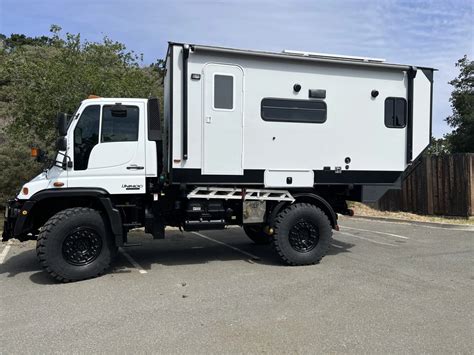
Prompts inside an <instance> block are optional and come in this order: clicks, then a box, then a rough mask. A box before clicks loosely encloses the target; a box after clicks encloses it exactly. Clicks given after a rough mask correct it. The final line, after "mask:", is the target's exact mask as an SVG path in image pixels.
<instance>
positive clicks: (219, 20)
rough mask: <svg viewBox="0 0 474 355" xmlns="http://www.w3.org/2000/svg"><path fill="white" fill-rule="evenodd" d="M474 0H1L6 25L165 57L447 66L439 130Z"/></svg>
mask: <svg viewBox="0 0 474 355" xmlns="http://www.w3.org/2000/svg"><path fill="white" fill-rule="evenodd" d="M473 4H474V0H437V1H434V0H433V1H432V0H400V1H395V0H293V1H292V0H284V1H281V0H280V1H278V0H196V1H192V0H167V1H163V0H76V1H73V0H61V1H59V0H30V1H25V0H0V33H3V34H6V35H10V34H11V33H23V34H26V35H29V36H38V35H43V34H48V32H49V28H50V25H51V24H57V25H60V26H61V27H62V28H63V31H64V32H70V33H80V34H81V36H82V38H84V39H88V40H90V41H99V40H101V39H102V37H103V36H104V35H107V36H108V37H110V38H111V39H113V40H116V41H119V42H122V43H125V44H126V46H127V48H128V49H130V50H134V51H135V52H137V53H143V55H144V61H145V63H151V62H153V61H155V60H156V59H158V58H163V57H164V55H165V52H166V48H167V42H168V41H176V42H186V43H197V44H208V45H218V46H226V47H236V48H244V49H257V50H268V51H276V52H280V51H282V50H283V49H293V50H303V51H310V52H322V53H337V54H343V55H355V56H368V57H376V58H385V59H386V60H387V61H388V62H391V63H401V64H411V65H419V66H427V67H434V68H437V69H438V70H439V71H438V72H436V73H435V86H434V102H433V135H435V136H436V137H441V136H442V135H443V134H445V133H447V132H450V131H451V128H450V127H448V126H447V124H446V122H445V121H444V119H445V118H446V117H447V116H449V115H450V113H451V107H450V103H449V97H450V93H451V86H450V85H449V84H448V81H450V80H451V79H453V78H454V77H456V76H457V74H458V70H457V69H456V68H455V65H454V64H455V63H456V61H457V60H458V59H459V58H461V57H462V56H463V55H465V54H467V55H468V57H469V58H470V59H471V60H472V59H473V58H474V49H473V47H474V43H473V32H474V17H473Z"/></svg>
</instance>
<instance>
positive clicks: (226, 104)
mask: <svg viewBox="0 0 474 355" xmlns="http://www.w3.org/2000/svg"><path fill="white" fill-rule="evenodd" d="M214 108H215V109H220V110H233V109H234V77H233V76H231V75H220V74H216V75H214Z"/></svg>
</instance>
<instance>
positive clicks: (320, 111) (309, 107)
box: [261, 98, 327, 123]
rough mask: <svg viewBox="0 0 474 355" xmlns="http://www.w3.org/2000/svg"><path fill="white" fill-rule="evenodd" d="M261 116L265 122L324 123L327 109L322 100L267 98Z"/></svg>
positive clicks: (262, 106)
mask: <svg viewBox="0 0 474 355" xmlns="http://www.w3.org/2000/svg"><path fill="white" fill-rule="evenodd" d="M261 116H262V118H263V119H264V120H265V121H282V122H304V123H323V122H326V116H327V107H326V103H325V102H324V101H322V100H291V99H274V98H265V99H263V100H262V103H261Z"/></svg>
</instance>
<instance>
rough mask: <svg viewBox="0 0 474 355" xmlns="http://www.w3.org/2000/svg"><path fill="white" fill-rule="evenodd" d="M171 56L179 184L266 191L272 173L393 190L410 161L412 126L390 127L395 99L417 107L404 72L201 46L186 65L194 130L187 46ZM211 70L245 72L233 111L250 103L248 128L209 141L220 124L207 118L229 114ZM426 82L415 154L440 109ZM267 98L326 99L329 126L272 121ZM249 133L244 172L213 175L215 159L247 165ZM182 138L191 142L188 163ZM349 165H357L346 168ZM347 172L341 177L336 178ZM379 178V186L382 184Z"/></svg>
mask: <svg viewBox="0 0 474 355" xmlns="http://www.w3.org/2000/svg"><path fill="white" fill-rule="evenodd" d="M170 52H172V53H173V60H172V63H171V68H172V70H173V79H174V80H173V84H172V85H173V88H172V89H171V90H172V92H173V94H174V96H173V97H174V99H173V114H172V117H173V119H172V122H173V123H172V124H173V128H172V131H173V134H172V142H171V144H172V149H171V150H172V157H170V161H171V162H172V163H171V166H172V171H171V176H172V177H174V178H173V181H176V182H199V181H202V182H206V183H211V182H215V183H225V182H230V183H239V182H241V183H258V184H263V183H264V172H265V171H266V170H280V171H281V170H288V171H291V170H313V171H314V172H315V174H314V176H315V178H314V179H315V180H314V183H315V184H318V183H324V184H331V183H338V184H341V183H342V184H344V183H361V184H362V183H382V184H386V183H393V182H394V181H395V180H396V179H397V177H398V176H399V175H400V174H401V172H403V171H404V170H405V168H406V166H407V164H408V163H409V161H407V154H406V151H407V125H406V124H405V125H404V126H403V127H396V128H390V127H387V125H386V122H385V118H384V112H385V104H386V103H385V100H386V98H400V99H403V100H408V93H407V85H408V84H407V81H408V78H407V74H406V72H405V71H404V70H403V68H400V67H377V66H360V65H352V64H351V63H314V62H305V61H298V60H294V59H293V58H266V57H263V56H262V57H259V56H248V55H245V54H235V53H227V52H212V51H200V50H199V49H198V50H196V51H195V52H193V51H192V49H191V50H190V54H189V57H188V59H187V63H186V64H185V65H186V66H187V71H188V75H187V112H188V116H187V132H186V133H185V132H183V116H182V115H183V101H182V96H183V95H182V89H183V76H182V75H183V60H182V53H183V47H182V46H181V45H171V46H170ZM169 59H171V58H169ZM210 66H214V67H216V68H219V70H220V72H221V74H224V75H225V74H226V70H225V68H228V69H229V70H228V72H227V74H228V75H232V71H235V70H236V68H238V70H241V71H242V73H243V82H242V84H241V86H240V83H235V82H234V87H233V89H234V92H233V93H232V94H233V99H234V100H236V101H235V102H234V104H236V105H242V106H241V107H242V117H241V120H242V123H241V124H242V128H243V129H242V130H241V131H240V130H239V132H237V130H232V131H229V130H228V131H227V132H226V131H225V130H223V131H222V132H221V133H219V131H217V130H216V132H214V133H215V136H213V137H210V136H207V138H206V136H205V132H206V129H207V128H208V127H209V124H210V125H212V123H209V122H208V121H209V120H212V119H213V117H212V116H213V115H215V114H219V113H220V112H218V110H215V108H214V107H213V104H212V100H210V99H209V98H210V97H211V96H212V91H213V90H214V86H215V85H213V83H214V80H212V78H209V76H214V75H215V74H219V73H218V72H212V71H209V70H208V68H209V67H210ZM219 70H218V71H219ZM420 74H422V73H421V71H420ZM168 75H169V73H168ZM422 75H423V74H422ZM193 78H194V79H193ZM236 84H237V86H238V87H236ZM425 84H426V83H425V82H422V81H421V80H420V84H418V82H416V85H415V92H414V96H415V100H414V102H415V103H416V104H415V105H414V113H415V115H418V116H415V119H414V122H415V123H414V127H413V130H414V132H413V137H414V139H413V142H414V157H416V156H417V155H418V154H419V153H420V152H421V150H422V149H424V147H426V145H427V144H428V143H429V137H428V139H426V136H429V134H430V133H429V130H428V129H427V127H426V125H428V126H429V125H430V118H429V117H426V115H424V112H422V110H426V105H430V104H431V101H430V96H429V95H426V90H430V87H431V84H430V83H429V82H428V84H429V85H425ZM295 85H300V86H301V90H300V91H299V92H296V91H295V90H294V87H295ZM240 87H241V90H240ZM236 88H237V90H236ZM309 90H324V91H325V98H319V99H312V98H309ZM374 90H375V91H377V92H378V96H376V97H373V96H372V92H373V91H374ZM418 95H419V96H420V101H418ZM206 97H207V99H206ZM265 98H277V99H288V100H303V101H323V102H324V103H325V105H326V107H327V110H326V115H327V117H326V120H325V121H324V122H321V123H307V122H284V121H270V120H264V119H263V118H262V100H263V99H265ZM165 106H166V102H165ZM428 107H429V106H428ZM233 109H234V110H235V109H240V107H233ZM418 117H419V118H418ZM240 132H241V134H242V142H243V145H242V147H241V154H242V159H241V166H235V167H234V168H235V169H234V170H232V169H230V170H227V171H226V170H223V171H217V172H215V171H211V170H207V171H206V169H205V164H206V163H205V162H206V158H207V160H209V159H213V160H214V161H215V162H214V163H215V164H218V163H217V162H216V161H220V162H221V164H223V165H225V162H227V161H228V160H230V159H231V160H233V161H234V162H236V161H238V158H236V157H235V156H234V155H233V154H238V152H236V151H235V149H234V150H232V149H231V148H232V147H231V146H230V144H229V140H231V139H234V138H235V137H234V136H235V135H238V134H240ZM183 139H186V140H187V156H186V158H184V154H183ZM208 139H211V140H213V142H214V144H213V145H212V146H213V147H214V151H213V152H212V154H210V156H208V157H206V149H205V147H206V144H207V142H208ZM219 142H220V144H219ZM231 154H232V156H231ZM347 158H349V160H350V163H346V161H348V160H347ZM239 169H241V170H240V171H241V173H239ZM339 169H341V170H342V171H341V174H336V170H339ZM213 176H214V178H213ZM222 176H224V178H222ZM230 176H232V177H233V178H230ZM377 176H378V177H379V181H376V180H377ZM197 180H199V181H197Z"/></svg>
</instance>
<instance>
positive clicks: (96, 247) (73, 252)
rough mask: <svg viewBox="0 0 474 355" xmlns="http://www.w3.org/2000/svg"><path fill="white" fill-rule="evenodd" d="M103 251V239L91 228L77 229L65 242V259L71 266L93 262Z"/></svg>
mask: <svg viewBox="0 0 474 355" xmlns="http://www.w3.org/2000/svg"><path fill="white" fill-rule="evenodd" d="M101 250H102V238H101V237H100V235H99V234H98V233H97V232H96V231H95V230H93V229H91V228H77V229H75V230H74V231H72V232H71V233H69V234H68V235H67V236H66V238H65V239H64V241H63V257H64V260H66V261H67V262H68V263H69V264H71V265H77V266H83V265H88V264H90V263H91V262H93V261H94V260H95V259H97V257H98V256H99V254H100V252H101Z"/></svg>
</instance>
